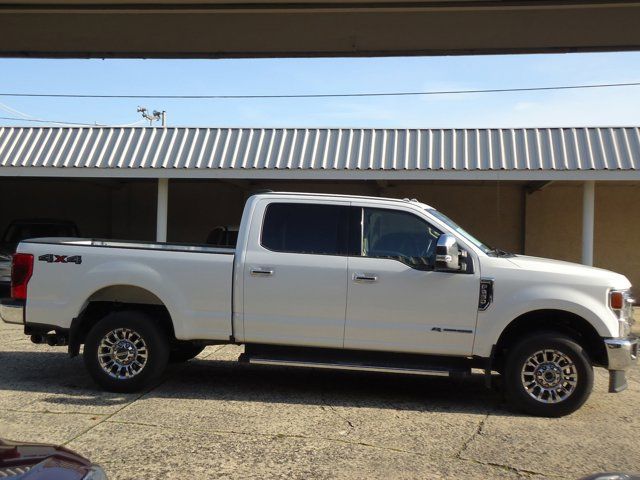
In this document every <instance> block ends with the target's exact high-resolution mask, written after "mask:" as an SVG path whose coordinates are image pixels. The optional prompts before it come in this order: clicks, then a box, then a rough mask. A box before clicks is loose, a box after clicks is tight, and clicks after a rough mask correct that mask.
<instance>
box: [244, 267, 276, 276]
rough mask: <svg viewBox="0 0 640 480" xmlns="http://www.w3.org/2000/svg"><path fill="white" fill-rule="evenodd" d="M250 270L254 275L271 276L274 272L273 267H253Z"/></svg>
mask: <svg viewBox="0 0 640 480" xmlns="http://www.w3.org/2000/svg"><path fill="white" fill-rule="evenodd" d="M249 272H250V273H251V275H253V276H254V277H271V276H272V275H273V273H274V272H273V269H272V268H267V267H252V268H251V270H249Z"/></svg>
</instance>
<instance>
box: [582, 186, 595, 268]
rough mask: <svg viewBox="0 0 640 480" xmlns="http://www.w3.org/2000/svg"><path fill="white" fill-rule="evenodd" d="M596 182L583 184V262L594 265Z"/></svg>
mask: <svg viewBox="0 0 640 480" xmlns="http://www.w3.org/2000/svg"><path fill="white" fill-rule="evenodd" d="M595 196H596V182H594V181H589V182H584V184H583V185H582V263H583V264H584V265H589V266H591V265H593V230H594V228H593V226H594V217H595Z"/></svg>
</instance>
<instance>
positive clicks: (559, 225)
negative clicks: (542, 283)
mask: <svg viewBox="0 0 640 480" xmlns="http://www.w3.org/2000/svg"><path fill="white" fill-rule="evenodd" d="M639 244H640V182H600V183H597V184H596V198H595V232H594V258H593V261H594V266H596V267H601V268H606V269H608V270H614V271H616V272H620V273H622V274H624V275H626V276H627V277H628V278H629V280H630V281H631V283H633V284H634V285H638V286H640V253H638V246H639ZM525 245H526V249H525V251H526V253H527V254H528V255H535V256H543V257H550V258H557V259H560V260H568V261H571V262H580V258H581V255H582V184H581V183H554V184H551V185H549V186H547V187H546V188H544V189H543V190H540V191H538V192H535V193H533V194H531V195H527V218H526V243H525ZM635 291H636V294H638V293H640V290H639V289H638V288H637V287H636V288H635Z"/></svg>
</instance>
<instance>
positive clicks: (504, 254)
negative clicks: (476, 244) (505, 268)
mask: <svg viewBox="0 0 640 480" xmlns="http://www.w3.org/2000/svg"><path fill="white" fill-rule="evenodd" d="M489 253H490V254H492V255H495V256H496V257H514V256H515V255H514V254H513V253H511V252H507V251H506V250H502V249H501V248H492V249H491V250H489Z"/></svg>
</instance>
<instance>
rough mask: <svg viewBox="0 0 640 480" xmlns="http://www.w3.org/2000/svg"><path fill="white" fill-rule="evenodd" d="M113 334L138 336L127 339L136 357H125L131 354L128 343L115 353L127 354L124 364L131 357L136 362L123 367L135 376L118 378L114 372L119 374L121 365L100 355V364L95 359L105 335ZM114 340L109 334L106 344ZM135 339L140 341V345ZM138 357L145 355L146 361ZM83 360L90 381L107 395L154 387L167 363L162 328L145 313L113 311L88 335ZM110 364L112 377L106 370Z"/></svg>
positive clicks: (104, 349) (165, 340)
mask: <svg viewBox="0 0 640 480" xmlns="http://www.w3.org/2000/svg"><path fill="white" fill-rule="evenodd" d="M116 331H117V332H119V333H118V334H116V335H122V336H126V332H134V333H135V334H136V335H137V337H136V336H134V335H133V334H131V333H129V338H131V339H133V340H132V341H133V343H134V345H133V348H134V349H135V350H134V351H135V355H133V354H131V355H128V354H129V352H130V351H131V350H128V348H129V349H130V348H131V347H130V345H131V343H130V344H125V345H124V346H122V347H120V350H118V351H119V352H122V355H128V358H127V359H125V361H129V360H130V359H132V358H133V359H134V360H135V361H136V362H135V363H134V362H130V363H129V364H128V365H127V367H123V368H125V370H126V368H131V369H133V370H131V371H132V372H134V373H132V374H131V376H130V377H129V378H123V376H124V373H122V374H121V375H120V376H119V377H118V376H117V375H118V374H117V373H116V372H118V371H119V370H118V365H120V364H115V363H114V362H113V360H112V358H113V357H112V356H109V355H107V354H105V355H102V357H101V358H102V359H103V360H102V363H101V360H99V358H98V350H99V349H100V345H101V342H102V341H103V339H105V337H106V336H107V334H109V333H112V332H116ZM115 338H116V337H115V336H113V335H112V336H111V337H110V339H109V340H108V341H112V340H113V339H115ZM138 338H140V339H142V342H140V341H139V340H138ZM120 341H122V342H125V343H126V339H121V340H120ZM115 343H116V342H114V344H115ZM136 345H137V348H139V350H138V349H137V348H136ZM109 351H110V350H109V349H107V348H105V347H103V348H102V353H105V352H109ZM143 352H144V353H143ZM138 354H140V355H146V359H145V358H144V357H142V356H138ZM83 358H84V363H85V365H86V367H87V370H88V371H89V374H90V375H91V377H92V378H93V380H94V381H95V382H96V383H97V384H98V385H100V386H101V387H102V388H104V389H105V390H108V391H110V392H137V391H140V390H143V389H145V388H148V387H150V386H152V385H154V384H155V383H156V382H157V381H158V379H159V378H160V377H161V376H162V374H163V373H164V371H165V369H166V367H167V363H168V361H169V339H168V336H167V334H166V332H165V331H164V329H162V328H161V327H160V326H159V325H158V324H157V322H154V319H153V318H152V317H150V316H149V315H147V314H146V313H143V312H139V311H134V310H126V311H125V310H123V311H119V312H112V313H109V314H108V315H107V316H105V317H104V318H102V319H101V320H100V321H98V323H96V324H95V325H94V326H93V327H92V328H91V330H90V331H89V333H88V334H87V337H86V338H85V343H84V352H83ZM109 362H111V364H113V365H114V366H113V367H112V368H111V372H112V373H111V374H109V373H107V371H106V370H107V367H108V365H109ZM140 362H143V363H144V364H143V366H142V367H138V366H137V365H140V364H141V363H140ZM123 372H124V370H123Z"/></svg>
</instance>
